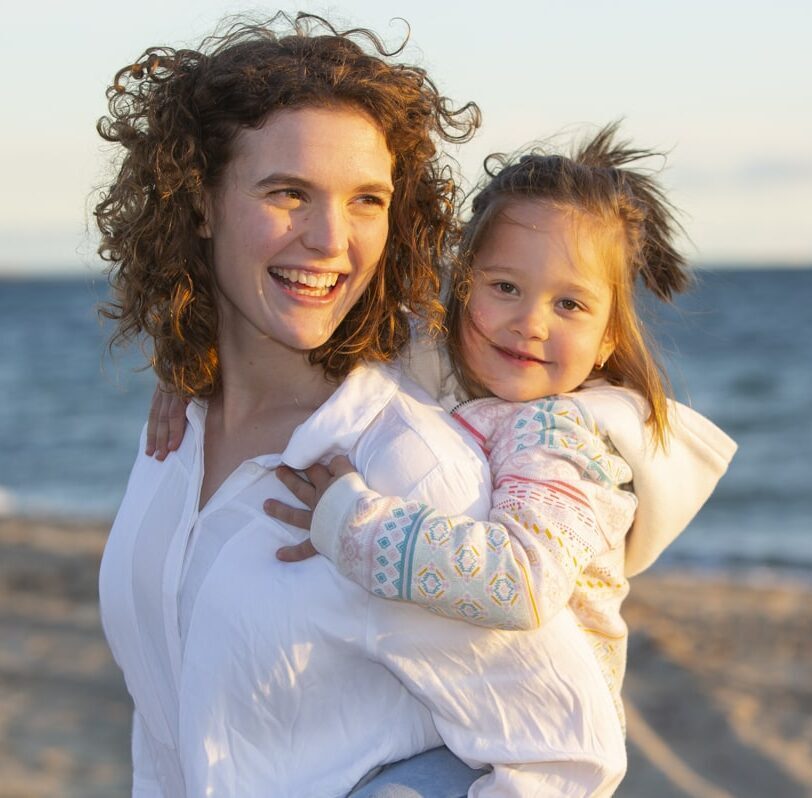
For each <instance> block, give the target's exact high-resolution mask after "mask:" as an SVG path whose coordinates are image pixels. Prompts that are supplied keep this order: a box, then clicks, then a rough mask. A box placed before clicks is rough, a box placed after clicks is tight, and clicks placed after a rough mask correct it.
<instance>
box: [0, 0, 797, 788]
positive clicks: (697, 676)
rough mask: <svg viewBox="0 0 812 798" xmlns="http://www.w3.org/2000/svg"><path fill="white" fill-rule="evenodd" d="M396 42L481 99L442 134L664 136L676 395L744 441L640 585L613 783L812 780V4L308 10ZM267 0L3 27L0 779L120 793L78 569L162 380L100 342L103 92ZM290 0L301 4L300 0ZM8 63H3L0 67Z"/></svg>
mask: <svg viewBox="0 0 812 798" xmlns="http://www.w3.org/2000/svg"><path fill="white" fill-rule="evenodd" d="M298 8H299V9H302V10H309V11H313V12H316V13H320V14H323V15H324V16H327V17H328V18H330V19H331V20H332V21H333V22H335V23H336V24H337V25H338V26H339V27H345V26H346V27H349V26H357V25H361V26H366V27H371V28H373V29H374V30H376V31H377V32H378V33H380V34H381V35H382V37H383V38H384V39H385V40H386V41H387V42H388V43H390V44H397V43H400V42H401V41H402V39H403V37H404V34H405V32H406V31H407V30H408V29H407V27H406V26H405V24H404V22H403V21H402V20H400V19H397V18H400V17H403V18H406V19H407V20H408V23H409V25H410V27H411V38H410V40H409V42H408V44H407V45H406V49H405V52H404V54H403V55H402V56H400V58H401V59H403V60H408V61H411V62H414V63H418V64H420V65H421V66H423V67H425V68H426V69H427V70H428V71H429V74H430V75H431V77H432V78H433V80H434V81H435V82H436V83H437V85H438V86H439V88H440V89H441V91H442V92H443V93H445V94H448V95H449V96H451V97H452V98H453V99H454V100H456V101H465V100H469V99H473V100H475V101H476V102H477V103H478V104H479V105H480V107H481V109H482V112H483V127H482V129H481V131H480V133H479V134H478V135H477V138H476V139H475V140H474V141H473V142H471V143H469V144H466V145H463V146H462V147H459V148H456V149H453V150H452V151H451V153H450V155H451V156H452V157H453V158H454V159H455V160H456V161H457V162H458V168H459V170H460V172H461V174H462V175H463V179H464V181H465V182H466V185H467V186H469V187H470V186H471V185H472V184H473V183H475V182H476V180H477V179H478V178H479V177H480V175H481V171H480V165H481V162H482V159H483V157H484V156H485V155H486V154H487V153H489V152H493V151H510V150H512V149H515V148H517V147H519V146H522V145H523V144H525V143H527V142H529V141H532V140H534V139H546V138H548V137H550V136H555V137H556V141H558V142H560V143H565V142H566V141H567V140H568V138H569V137H570V136H571V135H573V134H574V135H579V134H583V133H584V132H589V131H590V130H591V129H593V128H592V127H590V126H594V125H599V124H603V123H605V122H607V121H611V120H614V119H618V118H623V119H624V123H623V128H622V130H623V132H624V133H625V134H626V135H627V136H628V137H629V138H631V139H633V140H634V142H635V143H637V144H639V145H641V146H646V147H653V148H658V149H661V150H665V151H668V153H669V156H668V161H667V164H666V165H665V166H664V171H663V173H662V178H663V181H664V183H665V184H666V186H667V188H668V190H669V194H670V196H671V197H672V199H673V201H674V203H675V204H676V205H677V206H678V207H679V208H681V209H682V210H683V212H684V215H683V223H684V225H685V228H686V231H687V234H688V237H689V238H688V239H686V242H685V246H686V247H687V249H688V252H689V253H690V257H691V260H692V262H693V263H694V264H695V265H696V266H697V275H698V281H697V285H696V287H695V289H694V290H693V291H692V292H691V293H689V294H687V295H685V296H684V297H681V298H680V299H679V301H678V302H677V303H676V306H675V307H674V308H669V309H667V310H666V311H663V310H662V309H658V308H652V310H651V313H650V315H651V316H652V325H653V327H654V329H655V332H656V335H657V338H658V340H659V342H660V345H661V348H662V350H663V353H664V356H665V359H666V360H667V362H668V366H669V372H670V374H671V378H672V381H673V384H674V388H675V391H676V394H677V396H678V397H679V398H680V399H681V400H682V401H685V402H687V403H689V404H691V405H692V406H693V407H695V408H696V409H697V410H699V411H700V412H702V413H704V414H705V415H707V416H709V417H710V418H711V419H712V420H713V421H715V422H716V423H717V424H718V425H719V426H721V427H722V428H723V429H724V430H725V431H726V432H728V434H730V435H731V436H732V437H734V438H735V439H736V440H737V442H738V443H739V447H740V449H739V452H738V454H737V456H736V458H735V460H734V462H733V464H732V466H731V469H730V471H729V473H728V475H727V476H726V477H725V478H724V479H723V481H722V482H721V484H720V486H719V488H718V490H717V492H716V493H715V494H714V496H713V497H712V499H711V500H710V502H709V503H708V505H707V506H706V507H705V508H704V509H703V511H702V512H701V514H700V515H699V517H698V518H697V519H696V520H695V522H694V523H693V524H692V525H691V527H690V528H689V529H688V530H687V531H686V532H685V533H684V534H683V535H682V536H681V537H680V538H679V539H678V540H677V541H676V542H675V543H674V545H673V546H672V547H671V548H670V549H669V550H668V551H667V552H666V553H665V555H664V556H663V557H662V558H661V560H660V562H659V563H658V564H657V565H656V566H655V567H654V569H652V571H650V572H649V573H648V574H645V575H643V576H641V577H639V578H638V579H636V580H635V581H634V583H633V587H632V597H631V598H630V600H629V602H628V604H627V611H626V615H627V619H628V621H629V625H630V627H631V631H632V638H631V649H630V667H629V676H628V680H627V686H626V697H627V699H628V702H629V751H630V771H629V776H628V777H627V779H626V781H625V782H624V785H623V787H622V788H621V790H620V792H619V795H621V796H629V797H633V796H654V795H657V796H664V797H665V798H669V796H677V797H678V796H698V797H699V798H702V797H703V796H709V798H717V797H718V796H737V797H738V796H745V798H747V797H748V796H753V797H754V798H755V797H756V796H759V797H760V796H764V795H780V796H782V798H784V797H785V796H795V795H798V796H802V795H809V794H812V720H810V719H811V718H812V664H810V663H812V656H811V654H812V651H810V648H812V610H810V607H811V606H812V604H810V598H812V594H811V593H810V574H812V466H810V456H809V453H810V451H812V421H811V420H810V419H812V356H810V349H809V341H810V340H812V311H810V301H812V269H811V268H810V266H812V222H810V219H812V148H810V146H809V142H810V141H812V54H810V49H809V48H808V46H807V42H806V39H807V38H808V33H809V31H810V29H812V7H810V6H809V4H807V3H800V2H798V3H793V2H788V0H778V2H775V3H773V4H771V5H770V6H769V7H768V6H767V5H766V4H763V3H755V2H738V3H733V2H721V1H720V2H714V3H699V2H694V0H684V1H683V2H680V3H667V2H666V3H659V4H651V3H645V2H642V0H641V2H632V1H631V0H618V2H615V3H613V4H611V5H608V4H605V3H600V2H597V1H595V2H592V1H586V0H585V1H584V2H579V1H577V0H576V1H575V2H571V3H567V4H563V3H553V2H547V0H536V1H535V2H533V3H529V2H528V3H520V2H509V1H508V2H503V3H500V4H498V7H494V6H493V5H492V4H485V3H477V2H471V3H467V4H466V5H465V6H464V8H463V7H460V8H454V7H452V5H451V4H449V5H448V6H447V7H446V6H440V4H437V3H428V2H425V1H424V0H411V1H410V2H409V3H408V4H404V3H402V2H401V3H398V2H390V0H381V1H380V2H376V3H375V4H374V5H373V4H370V3H363V2H359V1H357V0H345V1H344V2H342V3H340V4H332V5H325V4H316V3H301V4H300V5H299V6H298ZM244 10H248V11H250V12H251V13H252V14H253V16H255V17H257V18H263V17H266V16H269V15H270V14H271V13H273V11H275V10H276V8H275V7H271V6H266V7H253V8H247V9H246V7H245V6H244V5H241V4H236V3H230V2H216V0H201V2H198V3H197V4H195V6H194V8H193V9H191V10H190V9H189V7H188V5H186V6H181V4H180V3H179V2H176V0H164V2H160V3H159V2H157V1H156V0H144V2H141V3H139V4H138V5H135V6H129V7H123V6H114V7H111V6H109V5H107V4H102V3H100V2H94V1H93V0H77V2H75V3H73V4H69V5H64V6H60V7H57V8H50V7H48V8H46V7H45V6H44V5H40V4H37V3H30V4H28V5H26V6H25V7H22V6H21V7H19V8H18V9H17V14H16V16H15V19H16V20H17V22H16V23H15V25H11V24H7V25H5V26H4V27H3V30H2V32H0V43H2V47H0V63H2V66H3V67H4V68H5V74H6V75H7V76H9V79H8V80H7V81H6V84H5V91H4V100H5V102H4V112H3V133H4V147H3V148H2V150H0V168H1V169H2V174H3V176H4V180H3V183H2V188H0V397H2V399H0V552H2V553H1V554H0V629H2V634H0V641H2V642H0V776H2V778H0V798H10V796H55V795H58V796H62V795H64V796H83V798H86V797H87V796H119V795H122V796H123V795H127V794H129V793H128V791H129V770H128V750H127V746H128V723H129V711H130V709H129V705H128V702H127V698H126V693H125V692H124V690H123V686H122V683H121V679H120V675H119V673H118V671H117V670H116V669H115V667H114V666H113V665H112V664H111V663H110V660H109V656H108V654H107V649H106V646H105V644H104V642H103V640H102V638H101V636H100V631H99V628H98V617H97V610H96V569H97V567H98V557H99V556H100V552H101V547H102V546H103V543H104V536H105V534H106V530H107V528H108V526H109V521H110V519H111V518H112V516H113V514H114V513H115V509H116V507H117V505H118V502H119V501H120V499H121V496H122V494H123V491H124V487H125V484H126V479H127V474H128V471H129V468H130V464H131V462H132V459H133V457H134V455H135V446H136V444H137V441H138V434H139V431H140V429H141V426H142V424H143V422H144V419H145V414H146V410H147V407H148V403H149V396H150V393H151V390H152V377H151V375H150V373H149V372H148V371H138V370H137V369H138V368H139V367H142V366H143V365H144V363H145V357H144V355H143V353H141V352H140V351H139V350H138V347H137V346H136V347H132V348H131V349H130V350H128V351H125V352H117V353H115V354H114V355H113V356H111V355H109V354H106V353H105V345H106V338H107V337H108V336H109V334H110V332H111V330H110V329H109V328H105V327H104V326H103V325H102V324H100V322H99V321H98V319H97V315H96V306H97V304H98V303H99V302H100V301H103V300H105V299H106V298H107V284H106V279H105V277H104V275H103V274H102V270H101V265H100V263H99V262H98V260H97V259H96V257H95V255H94V254H93V253H94V251H95V247H96V241H95V237H94V234H93V232H92V216H91V209H92V205H93V202H94V199H93V196H94V191H95V190H97V189H98V188H99V187H102V186H104V184H105V181H106V180H108V179H109V176H110V170H109V163H110V158H111V154H112V153H111V151H110V150H109V149H108V148H107V146H106V145H103V144H102V143H101V142H100V141H98V140H97V136H96V134H95V131H94V124H95V121H96V120H97V119H98V117H100V116H101V115H102V114H103V113H104V112H105V99H104V91H105V88H106V86H107V85H108V83H109V82H110V81H111V79H112V76H113V74H114V73H115V72H116V70H117V69H118V68H119V67H121V66H123V65H124V64H126V63H130V62H131V61H133V60H135V58H136V57H138V56H139V55H140V53H141V52H142V50H143V49H144V48H145V47H146V46H149V45H157V44H169V45H173V46H195V45H196V44H197V43H198V42H199V40H200V39H201V38H202V37H203V36H204V35H206V34H207V33H210V32H211V31H212V30H213V29H214V27H215V25H216V23H217V21H218V20H219V19H220V18H221V17H223V16H224V15H225V14H231V13H237V12H240V11H244ZM288 10H290V11H295V10H297V8H296V7H289V8H288ZM11 76H13V79H12V78H11Z"/></svg>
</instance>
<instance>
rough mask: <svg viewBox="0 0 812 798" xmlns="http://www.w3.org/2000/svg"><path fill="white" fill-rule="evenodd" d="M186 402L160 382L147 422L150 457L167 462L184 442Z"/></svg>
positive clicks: (148, 452) (156, 388) (147, 449)
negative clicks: (170, 454) (168, 457)
mask: <svg viewBox="0 0 812 798" xmlns="http://www.w3.org/2000/svg"><path fill="white" fill-rule="evenodd" d="M186 404H187V402H186V400H185V399H181V398H180V397H179V396H176V395H175V394H174V393H173V392H172V391H170V390H168V389H167V388H165V387H164V386H163V385H162V384H161V383H160V382H159V383H158V385H156V386H155V393H154V394H152V405H151V406H150V408H149V419H148V420H147V447H146V449H145V450H144V452H145V453H146V455H147V456H148V457H152V455H153V454H154V455H155V459H156V460H165V459H166V456H167V455H168V454H169V452H174V451H175V449H177V448H178V446H180V442H181V441H182V440H183V432H184V430H185V429H186Z"/></svg>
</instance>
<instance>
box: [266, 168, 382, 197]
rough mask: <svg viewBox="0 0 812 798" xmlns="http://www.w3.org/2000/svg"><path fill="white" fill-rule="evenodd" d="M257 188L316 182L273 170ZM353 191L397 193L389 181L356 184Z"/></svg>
mask: <svg viewBox="0 0 812 798" xmlns="http://www.w3.org/2000/svg"><path fill="white" fill-rule="evenodd" d="M254 185H255V187H256V188H257V189H260V190H262V189H268V188H273V187H275V186H290V187H292V188H311V189H312V188H316V184H315V183H313V182H312V181H310V180H306V179H305V178H303V177H300V176H298V175H295V174H291V173H288V172H272V173H271V174H269V175H267V176H266V177H263V178H262V179H261V180H258V181H257V182H256V183H255V184H254ZM353 191H357V192H361V193H369V194H384V195H386V196H388V197H391V196H392V194H394V193H395V189H394V186H393V185H392V184H391V183H389V182H383V181H373V182H370V183H363V184H361V185H359V186H355V187H354V188H353Z"/></svg>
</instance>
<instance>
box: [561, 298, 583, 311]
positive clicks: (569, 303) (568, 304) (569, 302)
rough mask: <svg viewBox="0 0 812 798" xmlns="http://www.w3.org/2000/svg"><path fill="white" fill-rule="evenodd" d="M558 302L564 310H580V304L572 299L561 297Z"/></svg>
mask: <svg viewBox="0 0 812 798" xmlns="http://www.w3.org/2000/svg"><path fill="white" fill-rule="evenodd" d="M559 304H560V305H561V307H562V308H563V309H564V310H581V306H580V305H579V304H578V303H577V302H576V301H575V300H574V299H562V300H561V301H560V302H559Z"/></svg>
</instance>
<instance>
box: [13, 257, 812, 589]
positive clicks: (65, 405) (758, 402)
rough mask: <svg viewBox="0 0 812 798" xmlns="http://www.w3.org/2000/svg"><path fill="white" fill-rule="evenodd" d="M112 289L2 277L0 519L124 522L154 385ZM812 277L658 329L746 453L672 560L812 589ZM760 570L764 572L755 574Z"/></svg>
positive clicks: (714, 288) (712, 303)
mask: <svg viewBox="0 0 812 798" xmlns="http://www.w3.org/2000/svg"><path fill="white" fill-rule="evenodd" d="M106 296H107V284H106V281H105V279H104V278H103V277H94V278H92V279H91V278H88V277H79V278H63V279H37V280H21V279H5V280H0V342H2V344H1V345H0V397H2V399H0V514H2V513H5V514H11V513H16V514H22V515H32V516H37V515H39V516H48V517H60V518H76V519H98V518H103V519H107V518H111V517H112V515H113V514H114V513H115V510H116V507H117V506H118V503H119V501H120V500H121V497H122V495H123V492H124V488H125V485H126V481H127V474H128V472H129V469H130V465H131V463H132V460H133V458H134V456H135V453H136V447H137V445H138V437H139V433H140V430H141V427H142V425H143V422H144V419H145V416H146V412H147V409H148V407H149V401H150V396H151V393H152V388H153V385H154V381H153V377H152V375H151V373H150V372H149V371H148V370H147V371H143V370H141V371H139V370H138V369H139V367H141V366H143V364H144V362H145V357H144V355H143V354H142V353H141V352H140V350H139V348H138V346H137V345H134V346H131V347H130V348H129V349H128V350H124V351H116V352H114V353H113V354H112V355H111V354H109V353H108V352H107V351H106V339H107V337H108V335H109V333H110V327H109V324H107V325H102V324H101V323H100V322H99V320H98V317H97V314H96V304H97V303H98V302H99V301H102V300H104V299H105V298H106ZM810 303H812V269H795V270H780V269H766V268H765V269H741V270H733V269H725V270H718V271H710V270H702V271H700V272H699V273H698V284H697V286H696V287H695V289H694V290H693V291H692V292H691V293H689V294H687V295H685V296H683V297H680V298H679V300H678V301H677V303H676V305H675V306H674V307H671V308H666V309H665V312H663V309H662V308H656V310H657V311H658V314H659V318H658V319H657V320H656V322H655V323H653V324H652V325H651V326H652V328H653V330H654V332H655V335H656V338H657V340H658V342H659V344H660V347H661V351H662V353H663V355H664V359H665V360H666V362H667V364H668V370H669V374H670V377H671V380H672V384H673V388H674V391H675V393H676V395H677V398H679V399H680V400H681V401H684V402H687V403H689V404H690V405H691V406H693V407H694V408H695V409H696V410H698V411H699V412H701V413H703V414H705V415H706V416H708V417H709V418H711V419H712V420H713V421H714V422H715V423H716V424H718V425H719V426H720V427H722V429H724V430H725V431H726V432H727V433H728V434H729V435H731V436H732V437H733V438H734V439H735V440H736V441H737V442H738V444H739V451H738V453H737V455H736V458H735V459H734V461H733V464H732V465H731V468H730V470H729V472H728V474H727V475H726V476H725V477H724V479H723V480H722V482H721V483H720V485H719V487H718V488H717V490H716V492H715V494H714V495H713V497H712V498H711V500H710V501H709V502H708V504H707V505H706V506H705V507H704V508H703V510H702V511H701V512H700V514H699V515H698V516H697V518H696V519H695V520H694V522H693V523H692V524H691V526H690V527H689V528H688V529H687V530H686V531H685V533H683V534H682V535H681V536H680V537H679V538H678V539H677V541H676V542H675V543H674V544H673V545H672V546H671V548H670V549H669V550H668V551H667V552H666V553H665V555H664V556H663V558H662V560H661V561H662V563H664V564H666V565H667V564H691V565H695V566H700V567H703V568H709V569H714V570H715V569H718V568H734V569H735V568H739V567H741V566H749V567H755V568H756V569H764V571H765V572H766V573H777V572H782V573H783V572H790V571H791V572H793V573H795V574H797V575H798V576H802V577H804V576H805V577H807V578H812V462H810V458H812V309H810ZM750 570H751V571H752V568H750Z"/></svg>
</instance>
